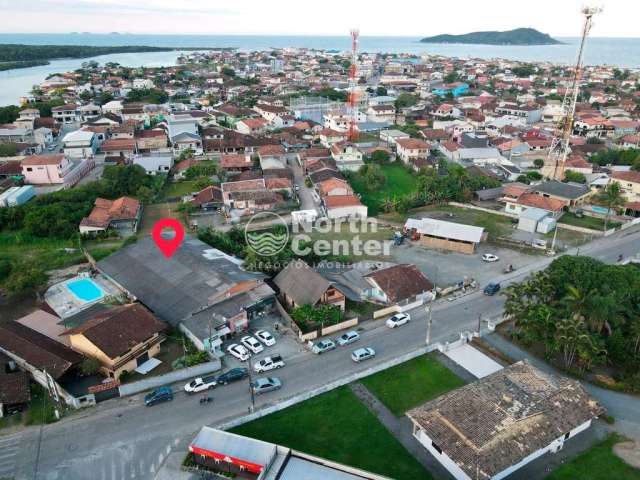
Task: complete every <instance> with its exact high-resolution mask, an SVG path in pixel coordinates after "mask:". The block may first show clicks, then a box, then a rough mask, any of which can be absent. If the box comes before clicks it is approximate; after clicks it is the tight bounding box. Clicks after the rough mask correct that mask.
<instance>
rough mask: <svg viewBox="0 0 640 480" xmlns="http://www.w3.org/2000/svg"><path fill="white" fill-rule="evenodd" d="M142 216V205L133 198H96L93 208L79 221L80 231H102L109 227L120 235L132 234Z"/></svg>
mask: <svg viewBox="0 0 640 480" xmlns="http://www.w3.org/2000/svg"><path fill="white" fill-rule="evenodd" d="M141 218H142V205H141V203H140V202H139V201H138V200H136V199H135V198H130V197H120V198H118V199H116V200H106V199H104V198H96V201H95V204H94V207H93V210H91V213H90V214H89V216H88V217H85V218H83V219H82V221H81V222H80V233H94V232H103V231H105V230H107V229H109V228H113V229H115V230H117V231H118V232H119V233H120V234H121V235H125V236H126V235H131V234H134V233H135V232H136V231H137V229H138V224H139V223H140V219H141Z"/></svg>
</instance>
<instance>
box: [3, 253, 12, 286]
mask: <svg viewBox="0 0 640 480" xmlns="http://www.w3.org/2000/svg"><path fill="white" fill-rule="evenodd" d="M11 268H12V265H11V262H10V261H9V260H7V259H6V258H0V282H2V281H3V280H5V279H6V278H7V277H9V275H10V274H11Z"/></svg>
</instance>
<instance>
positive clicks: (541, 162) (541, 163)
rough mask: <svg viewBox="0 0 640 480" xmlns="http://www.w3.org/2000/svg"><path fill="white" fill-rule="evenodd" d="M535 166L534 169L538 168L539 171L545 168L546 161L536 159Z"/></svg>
mask: <svg viewBox="0 0 640 480" xmlns="http://www.w3.org/2000/svg"><path fill="white" fill-rule="evenodd" d="M533 166H534V167H536V168H538V169H539V168H542V167H544V160H543V159H541V158H536V159H535V160H534V161H533Z"/></svg>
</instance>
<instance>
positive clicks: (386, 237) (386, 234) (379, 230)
mask: <svg viewBox="0 0 640 480" xmlns="http://www.w3.org/2000/svg"><path fill="white" fill-rule="evenodd" d="M374 229H375V231H374ZM394 232H395V230H394V229H391V228H383V227H379V226H377V225H371V224H366V225H360V224H359V223H356V224H354V228H353V231H352V228H351V226H350V225H349V224H348V223H341V224H338V225H333V226H332V227H331V231H330V232H327V233H321V232H319V231H317V230H314V231H312V232H310V233H308V235H309V236H310V237H311V239H312V240H313V241H315V240H327V241H329V242H332V241H334V240H346V241H347V242H351V241H352V240H353V239H354V238H355V237H358V238H359V239H360V241H361V242H366V241H367V240H376V241H380V242H383V241H389V242H392V241H393V234H394ZM300 233H306V232H300ZM359 248H360V249H362V248H363V245H362V244H360V247H359ZM381 248H382V246H381ZM353 250H354V249H352V248H351V246H349V248H348V251H347V252H346V253H347V256H348V257H350V259H351V260H353V261H360V260H372V259H380V258H381V257H382V255H375V256H369V255H364V253H363V252H361V253H363V254H362V255H358V256H356V255H353V253H354V251H353ZM339 254H343V253H342V251H340V253H339Z"/></svg>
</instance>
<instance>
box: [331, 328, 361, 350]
mask: <svg viewBox="0 0 640 480" xmlns="http://www.w3.org/2000/svg"><path fill="white" fill-rule="evenodd" d="M359 339H360V334H359V333H358V332H356V331H355V330H351V331H350V332H346V333H343V334H342V335H340V336H339V337H338V340H337V341H338V345H340V346H345V345H349V344H351V343H353V342H357V341H358V340H359Z"/></svg>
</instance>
